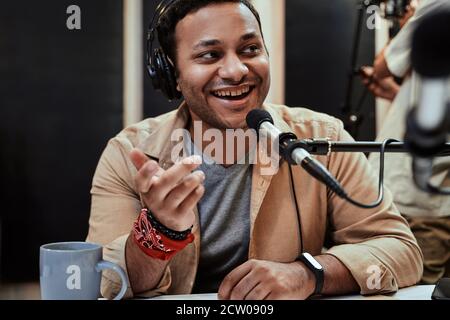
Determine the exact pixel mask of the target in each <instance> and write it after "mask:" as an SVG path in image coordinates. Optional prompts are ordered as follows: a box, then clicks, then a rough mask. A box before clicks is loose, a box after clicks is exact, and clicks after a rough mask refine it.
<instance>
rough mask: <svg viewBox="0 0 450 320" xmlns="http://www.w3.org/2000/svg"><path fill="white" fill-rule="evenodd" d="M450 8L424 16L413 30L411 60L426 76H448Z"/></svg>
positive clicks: (449, 70)
mask: <svg viewBox="0 0 450 320" xmlns="http://www.w3.org/2000/svg"><path fill="white" fill-rule="evenodd" d="M449 39H450V10H443V11H440V12H437V13H436V14H432V15H430V16H429V17H426V18H424V20H423V22H422V23H420V24H419V26H418V27H417V28H416V30H415V31H414V35H413V39H412V51H411V62H412V67H413V69H414V70H415V71H417V73H418V74H420V75H421V76H422V77H426V78H445V77H448V76H450V41H449Z"/></svg>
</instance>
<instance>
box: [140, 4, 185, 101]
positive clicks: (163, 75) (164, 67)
mask: <svg viewBox="0 0 450 320" xmlns="http://www.w3.org/2000/svg"><path fill="white" fill-rule="evenodd" d="M176 1H177V0H162V1H161V2H160V3H159V4H158V6H157V7H156V10H155V14H154V15H153V18H152V21H151V22H150V26H149V27H148V31H147V57H146V61H147V71H148V74H149V75H150V78H151V79H152V85H153V88H155V89H156V90H161V92H162V93H163V94H164V95H165V96H166V97H167V99H169V101H172V100H174V99H180V98H181V92H180V91H178V90H177V80H176V76H175V70H174V66H173V64H172V63H171V62H170V60H169V57H168V56H167V55H166V54H165V53H164V50H163V49H162V48H155V49H153V41H154V40H155V33H156V32H158V26H159V20H160V19H161V16H162V15H163V14H164V13H165V12H166V11H167V9H168V8H169V7H170V6H171V5H172V4H173V3H174V2H176Z"/></svg>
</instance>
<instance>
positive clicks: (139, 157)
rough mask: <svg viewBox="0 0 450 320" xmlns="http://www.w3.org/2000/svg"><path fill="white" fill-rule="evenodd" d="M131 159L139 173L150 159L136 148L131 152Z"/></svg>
mask: <svg viewBox="0 0 450 320" xmlns="http://www.w3.org/2000/svg"><path fill="white" fill-rule="evenodd" d="M130 159H131V162H133V164H134V166H135V167H136V169H137V170H138V171H139V170H140V169H141V168H142V166H143V165H144V164H145V163H146V162H147V161H149V160H150V159H149V158H148V157H147V156H146V155H145V153H143V152H142V151H141V150H139V149H136V148H134V149H133V150H131V152H130Z"/></svg>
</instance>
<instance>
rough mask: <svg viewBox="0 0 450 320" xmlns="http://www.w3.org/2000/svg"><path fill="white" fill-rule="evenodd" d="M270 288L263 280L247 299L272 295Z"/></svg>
mask: <svg viewBox="0 0 450 320" xmlns="http://www.w3.org/2000/svg"><path fill="white" fill-rule="evenodd" d="M270 294H271V293H270V289H269V287H268V286H265V285H264V284H263V283H262V282H260V283H258V284H257V285H256V287H254V288H253V289H252V290H251V291H250V292H249V293H248V294H247V295H246V296H245V298H244V299H245V300H265V299H267V298H268V297H269V295H270Z"/></svg>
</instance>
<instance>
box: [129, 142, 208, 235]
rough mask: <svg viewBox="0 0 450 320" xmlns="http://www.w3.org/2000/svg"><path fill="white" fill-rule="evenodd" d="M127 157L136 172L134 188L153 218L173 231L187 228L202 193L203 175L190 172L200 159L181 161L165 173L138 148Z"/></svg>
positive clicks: (189, 225) (192, 158) (191, 222)
mask: <svg viewBox="0 0 450 320" xmlns="http://www.w3.org/2000/svg"><path fill="white" fill-rule="evenodd" d="M130 158H131V160H132V162H133V164H134V165H135V167H136V169H137V170H138V173H137V175H136V177H135V183H136V187H137V189H138V190H139V192H140V193H141V197H142V199H143V201H144V203H145V205H146V206H147V207H148V208H149V209H150V211H151V212H152V213H153V215H154V216H155V217H156V219H158V221H160V222H161V223H162V224H163V225H165V226H166V227H168V228H171V229H173V230H176V231H183V230H186V229H188V228H190V227H191V226H192V225H193V224H194V221H195V215H194V212H193V209H194V207H195V206H196V205H197V202H198V201H199V200H200V198H201V197H202V196H203V193H204V191H205V189H204V187H203V184H202V183H203V181H204V180H205V174H204V173H203V172H202V171H196V172H191V171H193V170H195V169H196V168H198V166H199V165H200V164H201V158H200V157H198V156H192V157H188V158H185V159H183V160H182V161H181V162H179V163H177V164H175V165H173V166H172V167H171V168H170V169H168V170H167V171H164V170H163V169H162V168H161V167H160V166H159V165H158V164H157V163H156V162H155V161H153V160H150V159H148V157H147V156H146V155H145V154H144V153H142V152H141V151H139V150H138V149H133V150H132V151H131V153H130Z"/></svg>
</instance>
